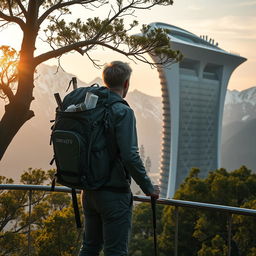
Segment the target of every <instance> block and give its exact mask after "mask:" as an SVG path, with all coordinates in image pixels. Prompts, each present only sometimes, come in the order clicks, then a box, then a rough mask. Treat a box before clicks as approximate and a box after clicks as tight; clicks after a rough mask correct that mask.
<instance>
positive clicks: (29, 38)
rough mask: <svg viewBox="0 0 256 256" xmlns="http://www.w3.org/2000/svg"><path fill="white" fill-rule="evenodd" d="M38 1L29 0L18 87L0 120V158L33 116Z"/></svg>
mask: <svg viewBox="0 0 256 256" xmlns="http://www.w3.org/2000/svg"><path fill="white" fill-rule="evenodd" d="M39 6H40V4H39V3H38V1H34V0H29V4H28V13H27V18H26V25H25V28H24V31H23V40H22V44H21V51H20V61H19V67H18V72H19V74H18V87H17V92H16V94H15V96H14V97H13V99H12V100H11V101H10V103H9V104H8V105H6V107H5V113H4V115H3V117H2V119H1V121H0V160H1V159H2V158H3V155H4V153H5V151H6V149H7V148H8V146H9V145H10V143H11V141H12V139H13V138H14V136H15V135H16V134H17V132H18V131H19V129H20V128H21V127H22V126H23V125H24V124H25V123H26V122H27V121H28V120H29V119H31V118H32V117H33V116H34V112H33V111H31V110H30V104H31V102H32V100H33V99H34V98H33V88H34V72H35V68H36V66H35V64H34V51H35V42H36V38H37V33H38V30H39V27H38V24H37V18H38V11H39Z"/></svg>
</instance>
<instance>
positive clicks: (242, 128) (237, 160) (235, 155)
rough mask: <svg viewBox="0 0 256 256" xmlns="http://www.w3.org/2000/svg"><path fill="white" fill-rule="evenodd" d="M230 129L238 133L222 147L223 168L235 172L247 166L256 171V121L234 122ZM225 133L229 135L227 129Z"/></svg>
mask: <svg viewBox="0 0 256 256" xmlns="http://www.w3.org/2000/svg"><path fill="white" fill-rule="evenodd" d="M230 128H231V130H232V128H233V130H236V131H235V132H234V131H233V133H232V135H230V136H229V138H227V139H226V141H225V143H224V144H223V146H222V166H223V167H225V168H226V169H227V170H235V169H238V168H239V167H240V166H241V165H245V166H247V167H248V168H250V169H251V170H253V171H256V136H255V131H256V119H251V120H248V121H246V122H233V123H232V124H231V127H230ZM224 131H225V132H226V133H228V130H227V131H226V127H224Z"/></svg>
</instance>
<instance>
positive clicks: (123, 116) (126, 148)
mask: <svg viewBox="0 0 256 256" xmlns="http://www.w3.org/2000/svg"><path fill="white" fill-rule="evenodd" d="M115 132H116V141H117V145H118V147H119V150H120V156H121V159H122V162H123V164H124V167H125V169H126V170H127V171H128V172H129V173H130V175H131V177H132V178H133V179H134V180H135V182H136V183H137V184H138V185H139V186H140V188H141V189H142V191H143V192H144V193H145V194H146V195H148V194H151V193H152V192H153V191H154V187H153V185H152V183H151V180H150V178H149V177H148V175H147V173H146V170H145V167H144V165H143V162H142V160H141V158H140V155H139V152H138V141H137V130H136V120H135V116H134V113H133V110H132V109H131V108H123V109H121V110H120V111H118V113H117V115H116V121H115Z"/></svg>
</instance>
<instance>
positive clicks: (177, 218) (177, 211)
mask: <svg viewBox="0 0 256 256" xmlns="http://www.w3.org/2000/svg"><path fill="white" fill-rule="evenodd" d="M174 215H175V240H174V256H178V237H179V208H178V206H175V210H174Z"/></svg>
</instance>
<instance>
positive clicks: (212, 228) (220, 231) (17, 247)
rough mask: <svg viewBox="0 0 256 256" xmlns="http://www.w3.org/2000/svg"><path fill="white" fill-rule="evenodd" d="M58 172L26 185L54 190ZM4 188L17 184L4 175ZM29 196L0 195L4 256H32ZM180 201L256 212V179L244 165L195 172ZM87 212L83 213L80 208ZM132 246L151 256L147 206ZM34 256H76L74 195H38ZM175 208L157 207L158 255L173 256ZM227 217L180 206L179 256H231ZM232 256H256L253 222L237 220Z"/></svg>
mask: <svg viewBox="0 0 256 256" xmlns="http://www.w3.org/2000/svg"><path fill="white" fill-rule="evenodd" d="M54 172H55V171H54V170H48V171H44V170H42V169H31V168H30V169H28V170H27V171H25V172H24V173H23V174H22V176H21V178H20V183H21V184H37V185H39V184H42V185H49V184H50V183H51V179H52V177H53V174H54ZM0 183H1V184H12V183H14V181H13V180H12V179H8V178H6V177H3V176H0ZM28 197H29V192H28V191H14V190H10V191H4V190H1V192H0V248H1V250H0V256H3V255H4V256H7V255H12V256H23V255H24V256H25V255H28V229H29V225H28V223H29V218H28V200H29V198H28ZM175 199H181V200H187V201H197V202H206V203H213V204H221V205H229V206H235V207H243V208H250V209H256V174H254V173H252V172H251V170H249V169H247V168H246V167H245V166H242V167H241V168H240V169H237V170H234V171H232V172H227V171H226V170H225V169H218V170H215V171H212V172H210V173H209V175H208V177H206V178H200V170H198V169H192V170H191V171H190V174H189V176H188V177H187V178H186V180H185V181H184V183H183V184H181V186H180V188H179V189H178V190H177V192H176V194H175ZM81 212H82V209H81ZM133 213H134V214H133V229H132V235H131V241H130V252H129V255H132V256H152V253H153V228H152V221H151V220H152V217H151V216H152V215H151V214H152V213H151V208H150V205H149V204H148V203H135V204H134V211H133ZM30 223H31V237H30V243H31V253H30V254H31V255H38V256H49V255H54V256H55V255H56V256H58V255H60V256H71V255H77V252H78V250H79V247H80V243H81V238H82V231H81V230H77V229H76V225H75V218H74V213H73V207H72V202H71V196H70V195H69V194H67V193H62V192H51V193H50V192H43V191H33V193H32V211H31V219H30ZM174 233H175V207H172V206H164V205H157V235H158V250H159V256H171V255H174ZM227 237H228V235H227V214H225V213H220V212H215V211H209V210H199V209H191V208H182V207H179V240H178V241H179V243H178V252H179V253H178V255H179V256H192V255H195V256H220V255H223V256H226V255H227ZM231 255H232V256H236V255H246V256H256V222H255V219H254V217H249V216H240V215H233V218H232V251H231Z"/></svg>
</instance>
